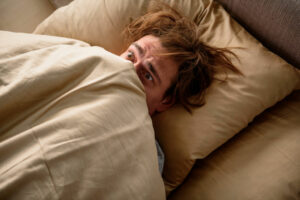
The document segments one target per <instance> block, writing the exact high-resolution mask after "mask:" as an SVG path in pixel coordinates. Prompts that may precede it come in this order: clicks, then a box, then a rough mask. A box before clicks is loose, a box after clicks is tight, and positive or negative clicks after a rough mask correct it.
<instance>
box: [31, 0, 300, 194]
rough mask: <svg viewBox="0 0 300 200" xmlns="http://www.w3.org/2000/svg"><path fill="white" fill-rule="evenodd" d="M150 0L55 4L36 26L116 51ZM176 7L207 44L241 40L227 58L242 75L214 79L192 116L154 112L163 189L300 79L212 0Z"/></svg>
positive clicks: (179, 110)
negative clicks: (162, 162) (124, 31)
mask: <svg viewBox="0 0 300 200" xmlns="http://www.w3.org/2000/svg"><path fill="white" fill-rule="evenodd" d="M166 2H168V3H170V4H171V5H175V4H176V3H177V1H175V0H174V1H172V0H170V1H167V0H166ZM148 6H149V1H148V0H145V1H138V2H136V1H134V0H126V1H121V2H120V1H118V3H114V1H109V2H107V1H98V0H90V1H84V0H76V1H74V2H72V3H71V4H70V5H68V6H66V7H63V8H60V9H58V10H57V11H56V12H55V13H54V14H53V15H51V16H50V17H49V18H48V19H46V20H45V21H44V22H43V23H42V24H40V25H39V26H38V27H37V29H36V30H35V33H37V34H52V35H58V36H64V37H71V38H76V39H80V40H84V41H86V42H89V43H91V44H93V45H100V46H102V47H104V48H106V49H107V50H109V51H112V52H113V53H116V54H119V53H120V52H121V51H122V49H123V48H124V46H123V43H122V38H121V36H120V32H121V30H122V29H123V27H124V26H125V25H126V24H127V23H129V22H130V20H131V18H134V17H136V16H139V15H141V14H142V13H143V12H145V10H146V8H147V7H148ZM177 7H178V8H179V10H181V11H182V12H183V13H184V14H185V15H186V16H187V17H189V18H191V19H192V20H194V21H195V22H196V23H197V24H198V25H199V27H200V28H201V30H202V36H201V39H202V40H203V41H204V42H206V43H207V44H209V45H211V46H217V47H239V48H235V49H233V52H234V53H235V54H236V55H237V56H238V58H239V60H233V62H234V64H235V65H236V67H237V68H238V69H239V70H240V71H241V72H242V73H243V74H244V76H240V75H237V74H234V73H231V72H228V74H227V82H225V83H220V82H217V81H216V82H214V83H213V84H212V86H211V87H210V88H209V90H208V91H207V96H206V104H205V105H204V106H203V107H201V108H197V109H194V110H193V114H192V115H191V114H189V113H187V112H186V111H185V110H184V109H183V107H182V106H180V105H176V106H174V107H173V108H171V109H170V110H169V111H166V112H164V113H162V114H159V115H157V116H156V117H154V118H153V124H154V127H155V131H156V136H157V138H158V140H159V142H160V145H161V146H162V149H163V151H164V153H165V158H166V162H165V167H164V172H163V177H164V181H165V186H166V191H167V193H169V192H170V191H172V190H173V189H174V188H176V187H177V186H178V185H179V184H181V183H182V182H183V180H184V179H185V177H186V176H187V174H188V173H189V172H190V170H191V168H192V167H193V165H194V163H195V160H196V159H203V158H205V157H206V156H207V155H208V154H210V153H211V152H212V151H214V150H215V149H217V148H218V147H220V146H221V145H222V144H223V143H225V142H226V141H227V140H229V139H230V138H231V137H232V136H234V135H235V134H237V133H238V132H239V131H240V130H241V129H243V128H244V127H246V126H247V124H248V123H249V122H251V121H252V120H253V118H254V117H255V116H257V115H258V114H260V113H261V112H262V111H264V110H265V109H266V108H268V107H270V106H272V105H274V104H275V103H276V102H278V101H280V100H281V99H283V98H284V97H286V96H287V95H288V94H289V93H291V92H292V91H293V90H294V89H295V88H296V86H297V84H299V72H297V71H296V69H295V68H293V67H292V66H290V65H289V64H287V63H286V62H285V61H284V60H282V59H281V58H280V57H278V56H277V55H275V54H273V53H272V52H270V51H269V50H267V49H266V48H264V47H263V46H262V45H261V44H260V43H259V42H258V41H257V40H256V39H254V38H253V37H252V36H251V35H250V34H248V33H247V32H246V31H245V30H244V29H243V28H242V27H241V26H240V25H239V24H237V23H236V22H235V21H234V20H233V19H232V18H231V17H230V16H229V14H228V13H227V12H226V11H225V10H224V9H223V8H222V7H221V6H220V5H219V4H217V3H216V2H214V1H213V0H197V1H192V0H191V1H180V2H178V5H177ZM87 10H88V11H89V12H86V11H87ZM218 76H223V75H222V74H218Z"/></svg>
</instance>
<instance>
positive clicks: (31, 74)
mask: <svg viewBox="0 0 300 200" xmlns="http://www.w3.org/2000/svg"><path fill="white" fill-rule="evenodd" d="M0 199H22V200H23V199H30V200H34V199H38V200H41V199H51V200H53V199H89V200H90V199H143V200H144V199H155V200H156V199H165V191H164V185H163V181H162V178H161V176H160V173H159V169H158V160H157V152H156V147H155V139H154V132H153V128H152V122H151V118H150V117H149V115H148V112H147V105H146V103H145V93H144V91H143V86H142V84H141V82H140V81H139V79H138V77H137V76H136V73H135V71H134V69H133V66H132V64H130V63H129V62H127V61H125V60H123V59H121V58H120V57H118V56H116V55H114V54H111V53H109V52H107V51H105V50H104V49H102V48H100V47H91V46H89V45H88V44H87V43H83V42H80V41H76V40H71V39H66V38H59V37H50V36H40V35H32V34H21V33H12V32H4V31H1V32H0Z"/></svg>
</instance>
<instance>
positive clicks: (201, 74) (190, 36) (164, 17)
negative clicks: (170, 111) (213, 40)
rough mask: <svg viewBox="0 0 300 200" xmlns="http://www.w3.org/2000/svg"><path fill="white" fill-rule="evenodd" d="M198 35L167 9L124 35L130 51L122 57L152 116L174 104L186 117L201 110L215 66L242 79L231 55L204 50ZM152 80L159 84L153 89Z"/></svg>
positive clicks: (157, 10)
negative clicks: (134, 74) (195, 109)
mask: <svg viewBox="0 0 300 200" xmlns="http://www.w3.org/2000/svg"><path fill="white" fill-rule="evenodd" d="M200 33H201V31H200V30H199V28H198V27H197V25H196V24H195V23H194V22H193V21H191V20H189V19H187V18H185V17H182V15H180V14H179V13H178V12H177V11H176V10H174V9H173V8H170V7H169V6H166V5H162V6H159V7H157V8H155V9H152V10H151V11H149V12H148V13H146V14H145V15H143V16H141V17H139V18H137V19H135V20H134V21H133V22H132V23H130V24H129V25H128V26H127V27H126V29H125V30H124V36H125V39H126V41H127V44H128V46H129V45H130V46H129V48H128V49H127V50H126V51H125V52H124V53H123V54H122V57H123V58H125V59H128V60H131V61H132V62H133V63H134V66H135V69H136V71H137V74H138V76H139V78H140V79H141V81H142V83H143V85H144V87H145V92H146V97H147V105H148V108H149V113H150V114H151V115H153V114H154V113H156V112H162V111H164V110H166V109H167V108H169V107H170V106H171V105H173V104H174V103H180V104H182V105H183V107H184V108H185V109H186V110H187V111H189V112H191V109H190V108H191V107H194V106H201V105H203V103H204V92H205V90H206V89H207V88H208V87H209V85H210V84H211V82H212V80H213V77H214V74H215V72H216V69H217V67H218V66H219V67H220V66H221V67H223V69H224V68H225V69H229V70H232V71H234V72H237V73H240V72H239V71H238V70H237V69H236V68H235V67H234V66H233V65H232V63H231V61H230V59H229V57H228V56H227V55H234V54H233V53H232V52H231V51H229V50H227V49H224V48H214V47H210V46H207V45H205V44H203V43H202V42H201V41H200ZM150 61H152V62H153V63H151V62H150ZM151 64H152V65H151ZM156 75H159V78H160V80H161V84H154V83H153V82H155V81H159V79H158V78H157V77H156ZM152 81H153V82H152ZM151 84H153V85H151Z"/></svg>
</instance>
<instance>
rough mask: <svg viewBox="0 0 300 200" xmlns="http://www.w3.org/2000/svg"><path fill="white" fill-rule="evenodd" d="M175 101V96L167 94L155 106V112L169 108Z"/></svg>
mask: <svg viewBox="0 0 300 200" xmlns="http://www.w3.org/2000/svg"><path fill="white" fill-rule="evenodd" d="M174 103H175V98H174V97H172V96H167V97H165V98H164V99H163V100H161V102H160V103H159V105H158V106H157V107H156V112H163V111H166V110H167V109H169V108H171V107H172V106H173V105H174Z"/></svg>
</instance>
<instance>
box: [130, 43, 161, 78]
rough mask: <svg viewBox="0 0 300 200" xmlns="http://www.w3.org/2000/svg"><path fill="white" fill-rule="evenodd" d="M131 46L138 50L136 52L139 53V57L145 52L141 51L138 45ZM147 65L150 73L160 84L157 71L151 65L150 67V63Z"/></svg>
mask: <svg viewBox="0 0 300 200" xmlns="http://www.w3.org/2000/svg"><path fill="white" fill-rule="evenodd" d="M132 45H133V46H134V47H136V49H137V50H138V52H139V54H140V55H144V53H145V51H144V49H143V48H142V47H141V46H140V45H139V44H138V43H136V42H135V43H133V44H132ZM147 64H148V67H149V69H150V71H151V72H152V73H153V74H154V76H155V77H156V78H157V79H158V82H159V83H161V79H160V77H159V75H158V73H157V71H156V70H155V68H154V67H153V65H152V64H151V63H150V62H148V63H147Z"/></svg>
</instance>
